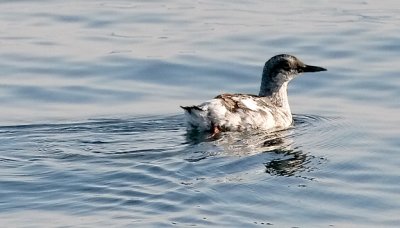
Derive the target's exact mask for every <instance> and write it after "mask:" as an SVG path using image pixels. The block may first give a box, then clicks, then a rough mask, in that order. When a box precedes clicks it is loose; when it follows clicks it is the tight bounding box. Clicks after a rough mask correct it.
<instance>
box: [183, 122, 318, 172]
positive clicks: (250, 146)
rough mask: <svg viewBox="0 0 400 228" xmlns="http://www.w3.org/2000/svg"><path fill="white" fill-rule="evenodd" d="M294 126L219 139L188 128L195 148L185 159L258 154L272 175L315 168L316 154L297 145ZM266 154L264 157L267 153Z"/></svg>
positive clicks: (221, 136) (236, 133) (228, 135)
mask: <svg viewBox="0 0 400 228" xmlns="http://www.w3.org/2000/svg"><path fill="white" fill-rule="evenodd" d="M295 137H296V134H295V129H293V128H292V129H288V130H282V131H277V132H273V133H266V132H257V133H249V132H224V133H222V134H220V135H219V136H218V137H216V138H210V137H208V136H207V135H204V134H199V133H198V132H192V131H188V132H187V134H186V138H187V142H188V143H189V144H190V145H191V146H192V148H193V147H196V151H197V152H195V154H192V155H194V156H193V157H191V158H189V159H186V160H187V161H190V162H197V161H200V160H203V159H206V158H209V157H213V156H239V157H248V156H255V159H256V160H255V162H256V164H259V163H260V160H259V158H260V156H259V155H260V154H262V160H261V162H262V164H263V165H264V166H265V172H266V173H268V174H270V175H278V176H296V175H298V174H299V173H301V172H304V171H310V170H312V169H313V165H315V164H312V163H314V160H316V158H315V156H312V155H309V154H306V153H304V152H303V151H302V150H301V149H299V148H298V147H296V146H295V145H294V138H295ZM192 151H193V150H192ZM264 155H265V156H264Z"/></svg>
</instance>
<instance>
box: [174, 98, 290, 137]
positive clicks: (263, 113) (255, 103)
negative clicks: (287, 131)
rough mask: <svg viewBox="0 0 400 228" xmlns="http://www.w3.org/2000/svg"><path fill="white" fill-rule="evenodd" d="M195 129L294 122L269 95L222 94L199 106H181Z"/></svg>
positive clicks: (268, 127) (265, 126) (275, 125)
mask: <svg viewBox="0 0 400 228" xmlns="http://www.w3.org/2000/svg"><path fill="white" fill-rule="evenodd" d="M182 108H184V109H185V110H186V112H185V114H186V117H187V120H188V123H189V126H190V127H192V128H197V129H199V130H201V131H208V130H211V131H212V129H213V127H215V126H218V127H219V128H220V129H221V130H222V131H244V130H252V129H259V130H274V129H277V130H278V129H283V128H287V127H289V126H290V125H291V123H292V115H291V113H290V110H285V109H284V108H281V107H277V106H275V105H273V103H272V102H271V101H270V99H269V98H268V97H260V96H256V95H249V94H221V95H219V96H217V97H215V98H214V99H211V100H209V101H206V102H204V103H203V104H201V105H198V106H189V107H182Z"/></svg>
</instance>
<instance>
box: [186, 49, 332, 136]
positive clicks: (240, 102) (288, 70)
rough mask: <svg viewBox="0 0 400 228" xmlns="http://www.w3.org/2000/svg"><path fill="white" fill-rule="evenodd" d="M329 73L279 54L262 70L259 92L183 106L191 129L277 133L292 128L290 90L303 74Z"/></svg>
mask: <svg viewBox="0 0 400 228" xmlns="http://www.w3.org/2000/svg"><path fill="white" fill-rule="evenodd" d="M318 71H326V69H325V68H322V67H318V66H311V65H306V64H304V63H303V62H302V61H300V60H299V59H298V58H296V57H295V56H293V55H288V54H280V55H276V56H274V57H272V58H271V59H269V60H268V61H267V62H266V63H265V65H264V68H263V71H262V78H261V86H260V92H259V93H258V95H251V94H227V93H226V94H221V95H218V96H216V97H215V98H213V99H211V100H209V101H206V102H204V103H202V104H200V105H193V106H181V108H183V109H184V110H185V116H186V119H187V122H188V127H189V128H190V129H197V130H199V131H208V132H211V133H212V135H216V134H218V133H219V132H221V131H250V130H262V131H276V130H283V129H286V128H288V127H290V126H291V124H292V122H293V118H292V113H291V111H290V106H289V101H288V95H287V87H288V83H289V82H290V81H291V80H292V79H293V78H295V77H296V76H297V75H299V74H300V73H305V72H318Z"/></svg>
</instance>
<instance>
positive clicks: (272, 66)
mask: <svg viewBox="0 0 400 228" xmlns="http://www.w3.org/2000/svg"><path fill="white" fill-rule="evenodd" d="M318 71H326V69H325V68H322V67H318V66H311V65H307V64H304V63H303V62H302V61H300V60H299V59H298V58H296V57H295V56H293V55H288V54H281V55H276V56H274V57H272V58H271V59H269V60H268V61H267V62H266V63H265V65H264V69H263V78H264V77H265V79H267V80H271V82H275V83H277V84H283V83H284V82H288V81H290V80H292V79H293V78H295V77H296V76H297V75H298V74H300V73H305V72H318Z"/></svg>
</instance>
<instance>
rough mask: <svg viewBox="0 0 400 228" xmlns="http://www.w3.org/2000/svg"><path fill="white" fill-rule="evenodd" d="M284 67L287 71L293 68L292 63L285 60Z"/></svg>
mask: <svg viewBox="0 0 400 228" xmlns="http://www.w3.org/2000/svg"><path fill="white" fill-rule="evenodd" d="M282 68H283V69H284V70H286V71H289V70H290V69H291V67H290V64H289V63H288V62H283V64H282Z"/></svg>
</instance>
